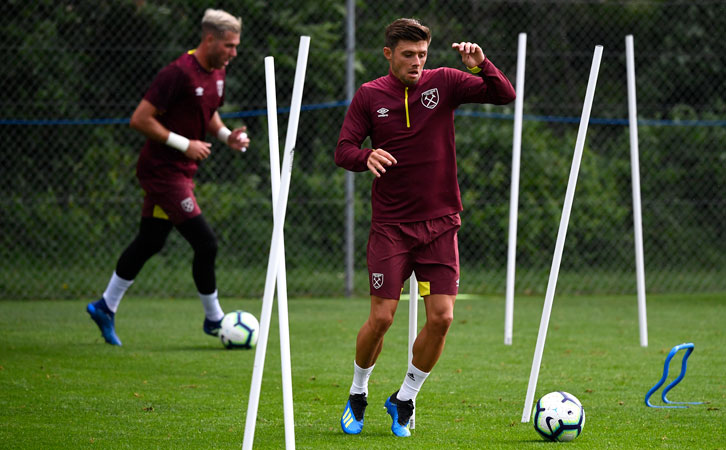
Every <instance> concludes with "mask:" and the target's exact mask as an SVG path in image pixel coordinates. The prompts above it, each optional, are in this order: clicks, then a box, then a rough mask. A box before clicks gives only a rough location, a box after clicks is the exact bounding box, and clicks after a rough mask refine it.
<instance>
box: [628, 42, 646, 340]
mask: <svg viewBox="0 0 726 450" xmlns="http://www.w3.org/2000/svg"><path fill="white" fill-rule="evenodd" d="M634 55H635V52H634V50H633V35H632V34H629V35H627V36H625V60H626V68H627V73H628V120H629V122H630V171H631V174H632V179H633V230H634V231H633V232H634V233H635V276H636V279H637V284H638V323H639V324H640V346H641V347H647V346H648V319H647V316H646V313H645V263H644V262H643V261H644V258H643V220H642V217H643V216H642V213H641V208H640V162H639V156H638V153H639V152H638V112H637V109H636V105H637V102H636V98H635V56H634Z"/></svg>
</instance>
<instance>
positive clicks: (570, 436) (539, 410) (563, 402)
mask: <svg viewBox="0 0 726 450" xmlns="http://www.w3.org/2000/svg"><path fill="white" fill-rule="evenodd" d="M532 413H533V414H534V429H535V430H536V431H537V433H539V434H540V435H541V436H542V437H543V438H545V439H547V440H549V441H560V442H562V441H572V440H574V439H575V438H576V437H577V436H579V435H580V433H582V428H583V427H584V426H585V409H584V408H583V407H582V403H580V400H578V399H577V397H575V396H574V395H572V394H568V393H567V392H562V391H558V392H550V393H549V394H547V395H545V396H544V397H542V398H540V399H539V401H537V404H536V405H534V410H533V411H532Z"/></svg>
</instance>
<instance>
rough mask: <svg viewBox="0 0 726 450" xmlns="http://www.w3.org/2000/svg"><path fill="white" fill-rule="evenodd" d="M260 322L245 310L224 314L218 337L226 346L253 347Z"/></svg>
mask: <svg viewBox="0 0 726 450" xmlns="http://www.w3.org/2000/svg"><path fill="white" fill-rule="evenodd" d="M259 332H260V323H259V322H258V321H257V318H255V316H253V315H252V314H250V313H248V312H247V311H233V312H231V313H227V314H225V316H224V318H223V319H222V328H221V329H220V330H219V338H220V339H221V340H222V344H223V345H224V346H225V347H227V348H253V347H254V346H255V345H256V344H257V336H258V335H259Z"/></svg>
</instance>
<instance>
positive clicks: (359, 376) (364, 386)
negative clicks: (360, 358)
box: [350, 361, 376, 395]
mask: <svg viewBox="0 0 726 450" xmlns="http://www.w3.org/2000/svg"><path fill="white" fill-rule="evenodd" d="M353 366H354V372H353V384H352V385H351V386H350V393H351V394H366V395H368V378H370V377H371V372H373V368H374V367H376V365H375V364H373V365H372V366H370V367H368V368H367V369H361V368H360V367H358V364H357V363H356V362H355V361H353Z"/></svg>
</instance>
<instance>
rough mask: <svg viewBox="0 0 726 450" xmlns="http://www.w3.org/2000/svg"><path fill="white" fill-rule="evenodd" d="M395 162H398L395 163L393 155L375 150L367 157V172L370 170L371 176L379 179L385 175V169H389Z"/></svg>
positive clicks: (379, 149)
mask: <svg viewBox="0 0 726 450" xmlns="http://www.w3.org/2000/svg"><path fill="white" fill-rule="evenodd" d="M397 162H398V161H396V158H394V157H393V155H391V154H390V153H388V152H387V151H385V150H383V149H382V148H377V149H375V150H373V152H371V154H370V155H369V156H368V162H367V163H366V164H367V165H368V170H370V171H371V172H372V173H373V175H375V176H376V177H380V176H381V175H383V174H384V173H386V167H390V166H392V165H394V164H396V163H397Z"/></svg>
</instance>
